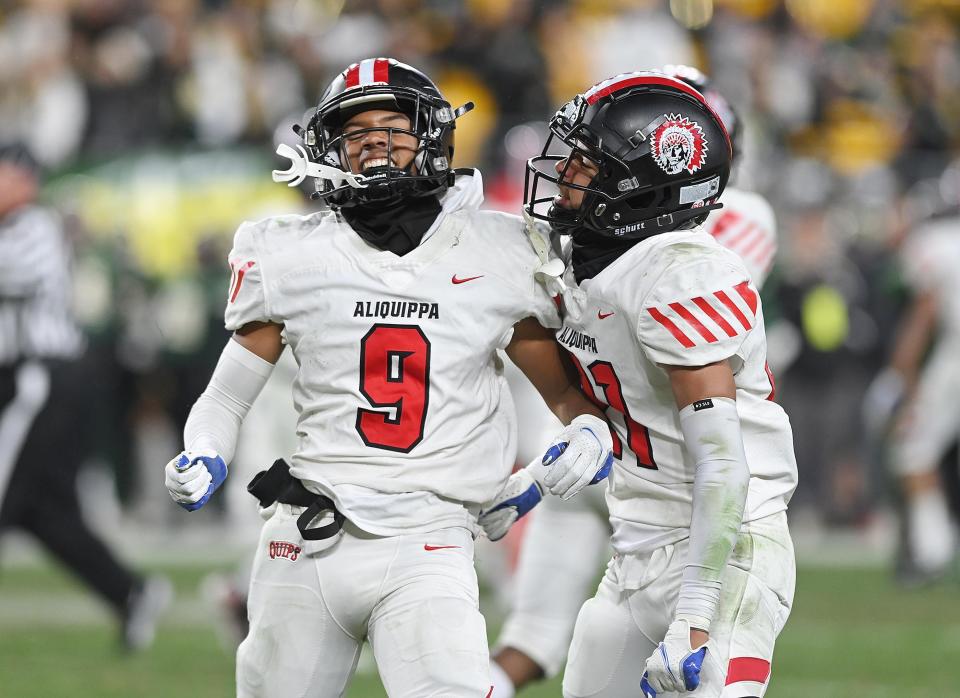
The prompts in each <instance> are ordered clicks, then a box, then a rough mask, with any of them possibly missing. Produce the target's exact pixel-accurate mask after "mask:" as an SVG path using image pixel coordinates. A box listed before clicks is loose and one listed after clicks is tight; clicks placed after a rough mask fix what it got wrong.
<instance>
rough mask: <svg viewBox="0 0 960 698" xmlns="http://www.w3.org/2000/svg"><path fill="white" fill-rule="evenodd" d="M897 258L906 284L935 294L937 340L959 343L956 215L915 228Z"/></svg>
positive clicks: (959, 244)
mask: <svg viewBox="0 0 960 698" xmlns="http://www.w3.org/2000/svg"><path fill="white" fill-rule="evenodd" d="M901 260H902V263H903V269H904V277H905V278H906V281H907V283H908V284H909V285H910V287H911V288H913V289H914V290H915V291H918V292H920V291H929V292H932V293H934V294H935V295H936V296H937V299H938V301H939V303H938V317H939V329H940V332H941V338H940V341H941V342H942V341H945V340H946V341H951V342H960V274H957V269H960V218H957V217H950V218H941V219H937V220H933V221H930V222H928V223H926V224H924V225H923V226H921V227H919V228H917V229H916V230H915V231H913V232H912V233H911V234H910V237H908V238H907V240H906V243H905V244H904V247H903V251H902V253H901Z"/></svg>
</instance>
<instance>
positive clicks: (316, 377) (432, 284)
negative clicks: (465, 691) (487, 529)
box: [226, 174, 559, 533]
mask: <svg viewBox="0 0 960 698" xmlns="http://www.w3.org/2000/svg"><path fill="white" fill-rule="evenodd" d="M482 198H483V197H482V189H481V183H480V178H479V174H476V175H475V176H472V177H471V176H461V177H459V178H458V180H457V183H456V185H455V186H454V187H452V188H451V189H450V190H449V191H448V192H447V194H446V195H445V196H444V199H443V212H442V213H441V215H440V216H439V217H438V219H437V222H436V223H435V224H434V226H433V227H432V228H431V230H430V231H428V233H427V235H426V236H425V239H424V241H423V242H422V243H421V244H420V245H419V246H418V247H417V248H416V249H414V250H413V251H411V252H410V253H408V254H406V255H405V256H402V257H399V256H397V255H395V254H393V253H391V252H384V251H381V250H379V249H377V248H375V247H373V246H371V245H369V244H367V243H366V242H365V241H364V240H362V239H361V238H360V236H359V235H357V233H356V232H354V231H353V229H352V228H350V226H349V225H348V224H347V223H346V222H345V221H344V219H343V218H342V217H340V216H339V215H338V214H335V213H333V212H331V211H323V212H319V213H314V214H311V215H307V216H278V217H273V218H268V219H266V220H263V221H260V222H257V223H245V224H244V225H242V226H241V227H240V229H239V230H238V231H237V234H236V238H235V240H234V247H233V250H232V252H231V253H230V266H231V269H232V271H233V278H232V281H231V287H230V292H229V297H228V302H227V309H226V326H227V329H230V330H236V329H238V328H240V327H242V326H243V325H245V324H247V323H250V322H255V321H265V322H266V321H268V322H275V323H278V324H282V325H283V326H284V335H285V337H286V340H287V342H288V343H289V345H290V347H291V349H292V350H293V354H294V357H295V358H296V360H297V363H298V365H299V371H298V374H297V378H296V381H295V383H294V402H295V405H296V408H297V411H298V412H299V421H298V425H297V431H298V436H299V448H298V449H297V452H296V453H295V455H294V456H293V462H292V465H291V472H292V474H293V475H295V476H296V477H298V478H300V479H301V480H303V481H304V483H305V484H307V485H308V486H310V487H311V489H314V490H317V491H321V492H325V493H327V494H329V495H330V496H332V497H333V498H334V499H335V501H337V502H338V504H339V505H341V508H343V509H346V510H345V511H344V513H345V514H346V515H347V516H348V518H350V517H351V513H356V514H357V516H359V517H360V518H361V519H366V520H364V521H362V522H361V521H356V520H354V523H357V525H360V526H361V528H365V529H366V530H368V531H370V532H373V533H379V532H383V531H382V528H378V525H377V523H376V522H375V521H371V520H370V519H372V518H373V517H374V516H375V511H374V512H373V513H371V512H372V511H373V510H375V509H376V507H372V506H367V507H366V509H365V511H363V512H361V511H359V509H361V508H363V507H362V506H361V505H360V504H357V503H356V497H355V496H354V495H356V493H357V492H358V491H359V492H361V493H374V494H381V495H387V496H388V497H393V499H391V500H389V501H391V502H398V501H406V502H409V503H411V506H412V508H414V509H418V510H416V511H410V512H406V513H402V515H401V516H400V517H399V519H398V518H397V516H396V515H397V512H396V511H395V508H396V507H393V508H394V511H392V512H391V513H390V515H391V516H392V517H393V518H392V519H391V521H390V524H389V526H387V528H389V529H390V530H394V529H396V528H403V527H407V528H418V527H421V526H423V525H428V524H429V523H430V522H429V519H430V517H431V516H432V514H431V512H430V511H427V510H424V508H423V507H420V506H419V505H418V504H416V503H417V502H421V503H427V504H430V505H431V506H433V505H437V506H439V507H440V508H442V505H444V504H446V505H447V509H448V510H449V509H450V507H451V506H453V508H458V509H459V510H460V511H461V512H462V511H464V505H466V506H467V507H468V508H472V510H475V509H476V508H478V507H479V505H480V504H482V503H484V502H486V501H488V500H490V499H492V498H493V497H494V496H495V495H496V493H497V492H498V491H499V490H500V488H501V487H502V486H503V484H504V482H505V480H506V478H507V477H508V476H509V474H510V471H511V467H512V465H513V462H514V456H515V450H516V426H515V414H514V410H513V405H512V401H511V399H510V395H509V391H508V390H507V388H506V384H505V381H504V379H503V376H502V366H501V364H500V362H499V361H498V360H497V359H496V358H495V356H496V350H497V349H498V348H503V347H505V346H506V345H507V344H508V343H509V341H510V338H511V336H512V328H513V326H514V324H516V323H517V322H519V321H520V320H522V319H524V318H527V317H535V318H537V319H538V320H539V321H540V323H541V324H542V325H544V326H545V327H552V328H555V327H557V326H559V316H558V312H557V306H556V303H555V302H554V300H553V299H552V298H551V297H550V295H549V294H548V293H547V291H546V290H545V289H544V288H543V286H542V285H540V284H539V283H538V282H536V281H535V279H534V271H535V269H536V268H537V267H538V266H539V265H540V259H539V257H538V256H537V254H536V252H535V251H534V248H533V246H532V245H531V244H530V241H529V239H528V237H527V235H526V233H525V232H524V229H523V225H522V223H521V221H520V219H519V218H517V217H516V216H511V215H507V214H503V213H497V212H492V211H480V210H478V209H479V204H480V202H482ZM411 493H415V494H416V493H419V494H416V496H411ZM421 495H422V496H421ZM383 501H384V499H383V497H382V496H381V497H380V498H379V500H377V502H378V504H377V506H379V503H380V502H383ZM351 502H353V503H352V504H351ZM426 508H427V509H429V508H430V507H429V506H428V507H426ZM434 508H436V506H435V507H434ZM351 509H357V511H356V512H351ZM361 524H363V525H361Z"/></svg>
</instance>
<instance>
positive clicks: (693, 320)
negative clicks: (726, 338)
mask: <svg viewBox="0 0 960 698" xmlns="http://www.w3.org/2000/svg"><path fill="white" fill-rule="evenodd" d="M670 308H672V309H673V311H674V312H675V313H676V314H677V315H679V316H680V317H682V318H683V319H684V320H686V321H687V324H688V325H690V327H692V328H693V329H695V330H696V331H697V334H699V335H700V336H701V337H703V338H704V339H705V340H707V341H708V342H710V343H711V344H713V343H714V342H716V341H717V338H716V337H715V336H714V334H713V332H711V331H710V330H708V329H707V328H706V327H704V326H703V323H702V322H700V318H698V317H697V316H696V315H694V314H693V313H691V312H690V311H689V310H687V309H686V308H684V307H683V306H682V305H680V304H679V303H671V304H670Z"/></svg>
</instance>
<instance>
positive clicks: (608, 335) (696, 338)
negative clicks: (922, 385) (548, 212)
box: [557, 228, 797, 553]
mask: <svg viewBox="0 0 960 698" xmlns="http://www.w3.org/2000/svg"><path fill="white" fill-rule="evenodd" d="M566 281H567V283H568V285H569V286H570V288H569V289H568V290H567V292H566V293H565V294H564V298H563V300H564V308H565V318H564V324H563V327H561V329H560V330H559V331H558V332H557V339H558V341H559V342H560V343H561V344H562V345H564V347H566V348H567V349H568V350H569V351H570V353H571V354H572V355H573V357H574V359H575V360H576V364H577V369H578V371H579V373H580V377H581V383H582V385H583V387H584V389H585V390H586V392H587V395H588V396H592V397H593V398H594V399H595V400H596V401H597V403H598V405H599V406H600V407H601V408H605V409H606V413H607V415H608V417H609V418H610V421H611V423H612V424H613V426H614V429H615V432H616V437H617V438H616V439H615V440H614V449H615V455H616V456H617V460H616V461H615V468H614V470H613V472H612V473H611V476H610V484H609V488H608V491H607V505H608V507H609V509H610V522H611V525H612V526H613V529H614V534H613V541H612V542H613V545H614V548H615V549H616V550H617V551H619V552H624V553H626V552H636V551H649V550H652V549H654V548H656V547H659V546H662V545H666V544H668V543H671V542H675V541H677V540H681V539H683V538H685V537H686V536H688V535H689V527H690V520H691V515H692V502H693V479H694V471H695V463H694V462H693V461H692V460H691V458H690V456H689V454H688V453H687V451H686V450H685V449H684V447H683V434H682V432H681V430H680V420H679V416H678V410H677V407H676V402H675V400H674V396H673V392H672V390H671V388H670V380H669V377H668V376H667V373H666V371H665V370H664V369H663V368H662V367H661V365H676V366H703V365H706V364H709V363H712V362H716V361H721V360H723V359H729V360H730V363H731V366H732V368H733V370H734V378H735V381H736V386H737V410H738V412H739V414H740V422H741V429H742V433H743V441H744V448H745V450H746V456H747V463H748V466H749V468H750V473H751V479H750V489H749V494H748V497H747V504H746V510H745V514H744V520H745V521H750V520H754V519H758V518H761V517H763V516H767V515H769V514H772V513H775V512H777V511H781V510H783V509H785V508H786V506H787V502H788V501H789V499H790V496H791V495H792V493H793V490H794V489H795V487H796V483H797V467H796V460H795V458H794V453H793V437H792V434H791V430H790V423H789V420H788V419H787V415H786V414H785V413H784V411H783V410H782V409H781V408H780V406H779V405H777V404H776V403H775V402H773V397H774V385H773V377H772V375H771V374H770V372H769V369H768V368H767V365H766V338H765V335H764V327H763V311H762V308H761V305H760V298H759V295H758V294H757V291H756V289H755V287H754V285H753V284H752V283H751V282H750V280H749V275H748V273H747V270H746V268H745V267H744V264H743V262H742V261H741V260H740V258H739V257H738V256H737V255H736V254H734V253H733V252H731V251H730V250H728V249H726V248H725V247H723V246H721V245H719V244H718V243H717V242H716V241H715V240H714V239H713V238H712V237H711V236H710V235H709V234H707V233H705V232H704V231H703V230H701V229H699V228H697V229H694V230H690V231H678V232H674V233H664V234H661V235H656V236H653V237H651V238H649V239H647V240H644V241H642V242H640V243H638V244H637V245H636V246H635V247H633V248H632V249H631V250H630V251H628V252H627V253H626V254H624V255H623V256H622V257H620V258H619V259H617V260H616V261H615V262H613V263H612V264H611V265H610V266H608V267H607V268H606V269H604V270H603V271H601V272H600V273H599V274H597V275H596V276H595V277H594V278H592V279H588V280H586V281H584V282H583V283H582V284H580V286H579V288H578V287H577V286H576V284H575V282H574V280H573V275H572V270H570V269H568V271H567V275H566Z"/></svg>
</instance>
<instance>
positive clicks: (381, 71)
mask: <svg viewBox="0 0 960 698" xmlns="http://www.w3.org/2000/svg"><path fill="white" fill-rule="evenodd" d="M373 81H374V82H390V61H388V60H387V59H386V58H378V59H377V60H375V61H374V62H373Z"/></svg>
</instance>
